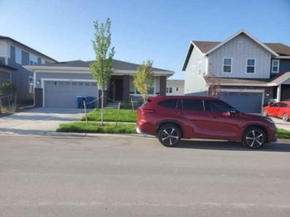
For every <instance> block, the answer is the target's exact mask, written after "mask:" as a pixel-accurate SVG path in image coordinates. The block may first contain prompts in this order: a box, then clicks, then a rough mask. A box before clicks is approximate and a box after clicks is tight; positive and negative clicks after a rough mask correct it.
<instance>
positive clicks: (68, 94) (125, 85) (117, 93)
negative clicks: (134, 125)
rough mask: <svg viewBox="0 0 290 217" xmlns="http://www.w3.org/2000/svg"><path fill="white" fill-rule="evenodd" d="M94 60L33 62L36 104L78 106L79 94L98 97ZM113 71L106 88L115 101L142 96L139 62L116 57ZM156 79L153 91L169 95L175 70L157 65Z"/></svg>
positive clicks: (60, 106)
mask: <svg viewBox="0 0 290 217" xmlns="http://www.w3.org/2000/svg"><path fill="white" fill-rule="evenodd" d="M91 62H92V61H82V60H76V61H68V62H58V63H47V64H41V65H29V66H25V68H26V69H27V70H29V71H32V72H33V74H34V90H35V91H34V105H35V106H36V107H52V108H77V103H76V96H92V97H95V98H98V97H99V96H100V90H99V88H98V86H97V84H96V82H95V80H94V78H93V76H92V74H91V71H90V68H89V65H90V63H91ZM113 62H114V65H113V74H112V77H111V80H110V82H109V86H108V89H107V91H106V97H107V98H109V99H110V100H109V101H112V102H124V103H129V102H130V101H131V97H133V96H140V94H139V93H138V91H137V90H136V88H135V86H134V85H133V78H134V76H135V75H136V72H137V67H138V66H139V65H138V64H134V63H129V62H124V61H120V60H113ZM153 73H154V82H153V85H152V89H151V91H150V93H149V95H166V81H167V78H168V77H170V76H171V75H173V74H174V72H173V71H170V70H165V69H159V68H153Z"/></svg>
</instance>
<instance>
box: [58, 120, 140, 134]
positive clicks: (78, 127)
mask: <svg viewBox="0 0 290 217" xmlns="http://www.w3.org/2000/svg"><path fill="white" fill-rule="evenodd" d="M56 131H57V132H75V133H112V134H115V133H123V134H135V133H136V125H135V124H122V123H118V124H117V126H116V124H113V123H111V124H108V123H105V126H103V127H100V123H99V122H89V123H88V125H86V123H85V122H74V123H69V124H60V125H59V127H58V129H57V130H56Z"/></svg>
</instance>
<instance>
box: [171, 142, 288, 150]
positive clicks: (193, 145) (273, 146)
mask: <svg viewBox="0 0 290 217" xmlns="http://www.w3.org/2000/svg"><path fill="white" fill-rule="evenodd" d="M175 148H187V149H205V150H207V149H209V150H222V151H225V150H228V151H264V152H290V143H281V142H277V143H268V144H266V145H265V146H264V147H263V148H261V149H258V150H253V149H248V148H246V147H244V146H243V144H241V143H238V142H216V141H214V142H212V141H190V140H182V141H180V143H179V145H178V146H177V147H175Z"/></svg>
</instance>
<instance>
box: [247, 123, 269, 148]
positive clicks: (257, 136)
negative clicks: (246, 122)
mask: <svg viewBox="0 0 290 217" xmlns="http://www.w3.org/2000/svg"><path fill="white" fill-rule="evenodd" d="M265 143H266V134H265V132H264V130H262V129H261V128H259V127H249V128H248V129H247V130H246V131H245V133H244V135H243V144H244V146H246V147H247V148H250V149H259V148H262V147H263V146H264V145H265Z"/></svg>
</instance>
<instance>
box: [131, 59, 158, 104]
mask: <svg viewBox="0 0 290 217" xmlns="http://www.w3.org/2000/svg"><path fill="white" fill-rule="evenodd" d="M152 65H153V61H150V60H147V62H146V63H145V62H144V63H143V64H142V65H141V66H139V67H138V69H137V74H136V76H135V77H134V80H133V83H134V85H135V87H136V89H137V90H138V91H139V92H140V93H141V94H142V98H143V99H144V100H145V99H146V98H147V96H148V93H149V91H150V89H151V86H152V84H153V81H154V77H153V71H152Z"/></svg>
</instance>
